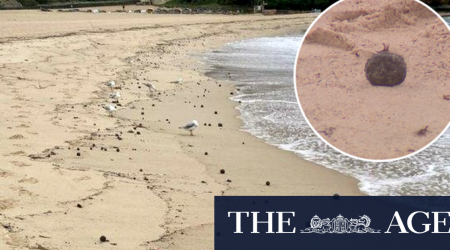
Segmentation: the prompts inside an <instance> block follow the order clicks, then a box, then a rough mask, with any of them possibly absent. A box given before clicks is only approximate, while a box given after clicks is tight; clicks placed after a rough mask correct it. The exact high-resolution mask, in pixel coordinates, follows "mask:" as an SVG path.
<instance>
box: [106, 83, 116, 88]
mask: <svg viewBox="0 0 450 250" xmlns="http://www.w3.org/2000/svg"><path fill="white" fill-rule="evenodd" d="M106 86H108V87H110V88H111V90H112V89H113V88H114V86H116V82H115V81H109V82H107V83H106Z"/></svg>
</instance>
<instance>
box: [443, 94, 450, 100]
mask: <svg viewBox="0 0 450 250" xmlns="http://www.w3.org/2000/svg"><path fill="white" fill-rule="evenodd" d="M442 98H444V100H447V101H449V100H450V95H444V96H443V97H442Z"/></svg>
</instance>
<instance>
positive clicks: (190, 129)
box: [179, 120, 198, 135]
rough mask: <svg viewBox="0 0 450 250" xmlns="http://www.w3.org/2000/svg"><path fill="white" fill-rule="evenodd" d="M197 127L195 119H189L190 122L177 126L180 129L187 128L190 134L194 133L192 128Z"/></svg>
mask: <svg viewBox="0 0 450 250" xmlns="http://www.w3.org/2000/svg"><path fill="white" fill-rule="evenodd" d="M197 127H198V122H197V121H196V120H193V121H191V122H190V123H188V124H186V125H184V126H181V127H179V128H180V129H184V130H187V131H189V132H191V135H194V133H193V131H194V129H196V128H197Z"/></svg>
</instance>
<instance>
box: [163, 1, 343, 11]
mask: <svg viewBox="0 0 450 250" xmlns="http://www.w3.org/2000/svg"><path fill="white" fill-rule="evenodd" d="M335 2H337V0H265V3H267V5H266V8H267V9H284V10H311V9H322V10H324V9H326V8H327V7H328V6H330V5H331V4H333V3H335ZM261 3H262V0H173V1H170V2H168V3H167V4H165V6H167V7H173V6H179V7H188V6H190V7H217V6H247V7H252V6H253V5H259V4H261Z"/></svg>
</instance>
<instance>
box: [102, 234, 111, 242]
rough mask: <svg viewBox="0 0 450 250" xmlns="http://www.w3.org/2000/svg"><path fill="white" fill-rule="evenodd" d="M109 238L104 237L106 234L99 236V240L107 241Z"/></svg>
mask: <svg viewBox="0 0 450 250" xmlns="http://www.w3.org/2000/svg"><path fill="white" fill-rule="evenodd" d="M108 241H109V240H108V239H106V236H104V235H102V236H100V242H108Z"/></svg>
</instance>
